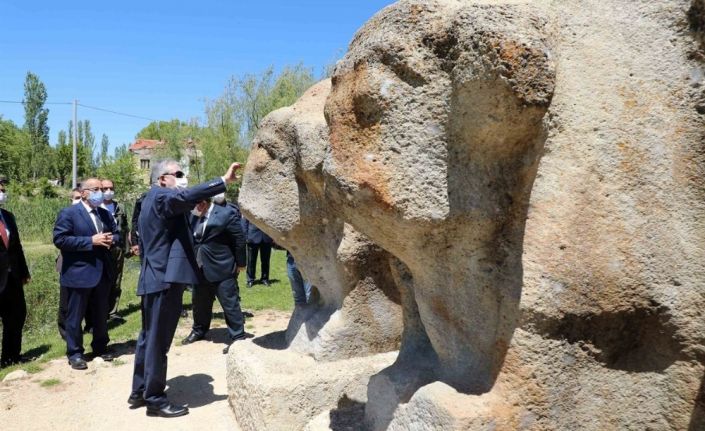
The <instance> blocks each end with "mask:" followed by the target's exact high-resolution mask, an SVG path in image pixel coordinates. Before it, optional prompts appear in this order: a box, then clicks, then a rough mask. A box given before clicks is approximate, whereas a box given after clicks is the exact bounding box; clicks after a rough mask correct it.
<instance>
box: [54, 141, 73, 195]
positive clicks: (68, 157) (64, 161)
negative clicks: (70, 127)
mask: <svg viewBox="0 0 705 431" xmlns="http://www.w3.org/2000/svg"><path fill="white" fill-rule="evenodd" d="M72 173H73V147H72V145H71V144H69V143H68V141H67V139H66V132H65V131H64V130H61V131H59V138H58V143H57V144H56V175H57V176H58V177H59V181H60V182H61V184H62V185H66V181H67V179H68V178H69V177H70V176H71V175H72Z"/></svg>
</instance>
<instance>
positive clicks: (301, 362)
mask: <svg viewBox="0 0 705 431" xmlns="http://www.w3.org/2000/svg"><path fill="white" fill-rule="evenodd" d="M285 345H286V344H285V340H284V333H283V332H278V333H273V334H270V335H267V336H264V337H259V338H256V339H254V340H252V341H245V342H237V343H235V344H233V345H232V346H231V348H230V353H229V355H228V363H227V380H228V393H229V395H230V397H229V401H230V405H231V406H232V409H233V411H234V413H235V417H236V419H237V422H238V424H239V425H240V427H241V428H242V429H243V430H244V431H250V430H252V431H255V430H282V431H283V430H301V429H304V427H305V426H306V425H307V424H308V423H309V422H311V421H312V420H313V419H314V418H315V417H317V416H319V415H320V414H321V413H323V412H326V411H330V415H331V418H333V420H335V417H336V415H338V413H342V415H343V416H345V417H346V418H349V417H350V416H351V414H354V413H355V412H357V411H359V413H360V415H359V416H362V414H363V413H364V406H365V403H366V402H367V384H368V382H369V379H370V376H372V375H374V374H376V373H378V372H380V371H381V370H382V369H384V368H386V367H388V366H390V365H391V364H392V363H393V362H394V360H395V358H396V356H397V352H389V353H382V354H377V355H373V356H367V357H363V358H354V359H346V360H340V361H332V362H318V361H316V360H314V359H313V358H312V357H310V356H307V355H302V354H299V353H295V352H291V351H290V350H287V349H285V348H284V347H285ZM360 425H361V424H360Z"/></svg>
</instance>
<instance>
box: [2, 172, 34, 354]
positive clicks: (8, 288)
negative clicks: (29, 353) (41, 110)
mask: <svg viewBox="0 0 705 431" xmlns="http://www.w3.org/2000/svg"><path fill="white" fill-rule="evenodd" d="M6 200H7V194H6V193H5V180H4V179H2V180H0V205H4V204H5V201H6ZM0 238H1V239H0V320H2V355H0V367H7V366H9V365H12V364H16V363H18V362H20V361H21V357H20V352H21V350H22V327H23V326H24V322H25V319H26V318H27V304H26V302H25V299H24V289H23V286H24V285H25V284H27V283H29V281H30V278H29V269H27V262H26V261H25V258H24V251H23V250H22V243H21V242H20V234H19V231H18V230H17V223H15V216H14V215H12V213H11V212H10V211H7V210H4V209H0Z"/></svg>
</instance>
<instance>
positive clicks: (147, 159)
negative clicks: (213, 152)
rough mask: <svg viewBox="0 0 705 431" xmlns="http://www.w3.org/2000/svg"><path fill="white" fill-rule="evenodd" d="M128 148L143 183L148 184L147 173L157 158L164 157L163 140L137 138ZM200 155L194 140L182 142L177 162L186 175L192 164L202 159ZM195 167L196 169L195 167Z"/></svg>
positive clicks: (198, 162) (194, 164)
mask: <svg viewBox="0 0 705 431" xmlns="http://www.w3.org/2000/svg"><path fill="white" fill-rule="evenodd" d="M128 150H129V151H130V154H132V158H133V160H134V162H135V166H136V167H137V169H138V171H139V172H140V177H141V178H142V180H143V181H144V183H145V184H149V173H150V169H151V168H152V165H153V164H154V163H156V161H157V160H159V159H161V158H163V157H165V153H166V151H165V148H164V141H160V140H157V139H141V138H137V139H136V140H135V142H133V143H132V144H131V145H130V147H129V148H128ZM201 156H202V154H201V151H200V150H198V149H197V148H196V143H195V141H193V140H192V139H189V140H187V141H186V142H184V145H183V150H182V154H181V158H180V159H179V162H180V164H181V167H182V168H183V169H184V173H186V175H189V172H190V170H191V169H192V168H193V167H194V166H196V165H197V164H199V165H200V163H201V160H202V157H201ZM195 169H196V171H197V167H196V168H195Z"/></svg>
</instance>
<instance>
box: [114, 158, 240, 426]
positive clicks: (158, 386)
mask: <svg viewBox="0 0 705 431" xmlns="http://www.w3.org/2000/svg"><path fill="white" fill-rule="evenodd" d="M239 167H240V165H239V164H238V163H233V164H232V165H230V168H229V169H228V171H227V172H226V173H225V175H224V176H223V177H221V178H217V179H214V180H212V181H209V182H207V183H204V184H200V185H197V186H194V187H191V188H186V187H187V185H188V180H187V178H186V175H185V174H184V172H183V171H182V170H181V167H180V166H179V163H178V162H176V161H174V160H163V161H160V162H158V163H156V164H155V165H154V166H153V168H152V175H151V181H152V188H151V189H150V190H149V192H147V195H146V196H145V198H144V200H143V201H142V207H141V212H140V217H139V222H138V225H139V234H140V255H141V256H142V271H141V272H140V279H139V283H138V285H137V294H138V295H140V296H141V297H142V330H141V331H140V335H139V338H138V339H137V348H136V351H135V368H134V373H133V377H132V393H131V394H130V397H129V398H128V400H127V402H128V404H130V406H131V408H138V407H141V406H144V405H146V406H147V416H160V417H168V418H170V417H177V416H182V415H185V414H188V407H185V406H179V405H175V404H172V403H170V402H169V400H168V399H167V397H166V393H165V391H164V390H165V388H166V371H167V370H166V368H167V353H168V352H169V347H170V345H171V342H172V340H173V338H174V333H175V332H176V326H177V324H178V321H179V315H180V312H181V306H182V300H181V299H182V294H183V291H184V288H185V286H186V285H187V284H198V282H199V278H198V266H197V263H196V255H195V252H194V249H193V233H192V232H191V228H190V225H189V223H188V220H187V214H188V212H189V211H191V210H192V209H193V208H194V206H195V205H196V203H197V202H199V201H202V200H203V199H206V198H209V197H211V196H214V195H216V194H218V193H220V192H223V191H225V185H226V184H227V183H230V182H232V181H234V180H235V178H236V170H237V169H238V168H239Z"/></svg>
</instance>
